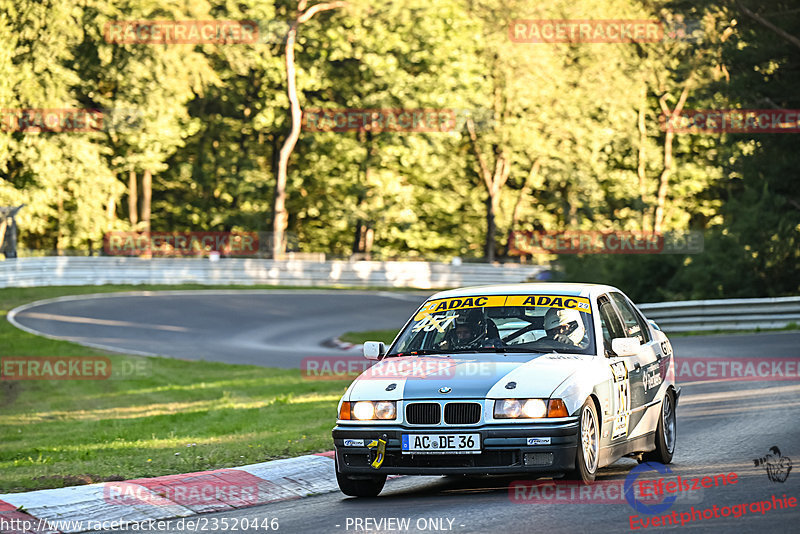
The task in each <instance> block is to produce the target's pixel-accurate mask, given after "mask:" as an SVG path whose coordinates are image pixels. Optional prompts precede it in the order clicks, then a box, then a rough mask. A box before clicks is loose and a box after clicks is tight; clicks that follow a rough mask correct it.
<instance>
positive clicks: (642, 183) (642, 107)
mask: <svg viewBox="0 0 800 534" xmlns="http://www.w3.org/2000/svg"><path fill="white" fill-rule="evenodd" d="M646 112H647V85H643V86H642V100H641V102H640V103H639V116H638V121H637V123H638V124H637V126H638V128H639V158H638V159H639V162H638V163H639V165H638V168H637V174H638V176H639V199H640V200H641V201H642V219H641V228H642V230H646V229H647V227H648V226H650V221H649V220H648V219H649V217H648V213H647V212H648V209H647V165H646V160H645V143H646V142H647V129H646V128H645V114H646Z"/></svg>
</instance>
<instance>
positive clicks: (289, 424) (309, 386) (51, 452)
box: [0, 285, 349, 493]
mask: <svg viewBox="0 0 800 534" xmlns="http://www.w3.org/2000/svg"><path fill="white" fill-rule="evenodd" d="M221 287H224V288H226V289H229V288H230V286H221ZM269 287H270V288H274V286H269ZM196 288H197V289H208V288H209V287H208V286H185V285H182V286H88V287H87V286H81V287H47V288H13V289H12V288H9V289H2V290H0V315H1V316H2V318H3V319H4V318H5V316H6V314H7V312H8V310H10V309H13V308H14V307H16V306H19V305H21V304H24V303H26V302H31V301H33V300H39V299H45V298H53V297H57V296H63V295H76V294H86V293H101V292H112V291H129V290H158V289H196ZM247 289H253V287H252V286H247ZM275 289H285V288H275ZM92 355H95V356H96V355H102V356H105V357H107V358H109V360H110V361H111V366H112V369H113V370H114V373H112V376H111V378H109V379H107V380H25V381H14V380H10V381H9V380H0V436H2V440H0V493H3V492H16V491H27V490H32V489H42V488H52V487H62V486H69V485H76V484H83V483H91V482H101V481H107V480H125V479H130V478H137V477H150V476H158V475H166V474H174V473H184V472H191V471H198V470H206V469H215V468H221V467H233V466H238V465H245V464H252V463H257V462H263V461H267V460H271V459H276V458H285V457H291V456H297V455H300V454H306V453H312V452H321V451H326V450H330V449H331V448H332V447H333V443H332V440H331V434H330V430H331V428H332V426H333V424H334V421H335V417H336V404H337V402H338V400H339V397H340V396H341V395H342V393H343V392H344V391H345V388H346V387H347V385H348V383H349V381H328V380H324V381H311V380H306V379H303V378H302V377H301V376H300V372H299V370H285V369H271V368H264V367H254V366H244V365H230V364H223V363H212V362H194V361H183V360H176V359H169V358H142V357H138V356H126V355H119V354H111V353H106V352H103V351H99V350H94V349H89V348H86V347H83V346H81V345H77V344H73V343H69V342H66V341H60V340H52V339H46V338H42V337H39V336H34V335H31V334H28V333H26V332H23V331H20V330H18V329H16V328H15V327H13V326H12V325H11V324H10V323H8V322H7V321H6V320H0V357H2V356H63V357H79V356H92ZM142 362H144V364H142ZM134 364H137V365H138V369H137V371H136V372H133V371H132V369H133V368H134ZM126 370H127V371H128V372H126ZM118 371H119V372H118Z"/></svg>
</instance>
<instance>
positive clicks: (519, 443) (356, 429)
mask: <svg viewBox="0 0 800 534" xmlns="http://www.w3.org/2000/svg"><path fill="white" fill-rule="evenodd" d="M464 433H469V434H480V435H481V452H480V453H479V454H447V453H443V454H414V453H406V454H403V452H402V449H401V439H402V438H401V436H402V435H403V434H464ZM578 434H579V422H578V419H577V418H575V419H574V420H572V421H568V422H560V423H535V424H530V425H527V424H526V425H519V424H515V425H483V426H478V427H473V426H469V427H462V428H454V427H447V428H442V427H416V426H415V427H413V428H409V427H402V426H398V425H380V426H366V425H361V426H359V425H338V426H336V427H335V428H334V429H333V443H334V448H335V449H336V463H337V465H338V469H339V472H340V473H343V474H362V475H366V474H373V475H374V474H377V473H381V474H384V473H385V474H390V475H451V474H474V475H478V474H491V475H500V474H511V473H541V474H549V473H553V474H555V473H563V472H565V471H568V470H570V469H573V468H574V466H575V453H576V451H577V447H578ZM378 438H383V439H384V440H386V454H385V456H384V460H383V463H382V464H381V466H380V467H379V468H378V469H373V468H372V467H371V466H370V463H372V461H373V460H374V459H375V450H374V449H372V450H371V449H369V448H367V447H366V446H364V447H351V446H348V447H345V446H344V440H345V439H363V440H364V444H365V445H367V444H369V442H370V441H372V440H374V439H378ZM527 438H550V445H528V444H527V441H528V440H527Z"/></svg>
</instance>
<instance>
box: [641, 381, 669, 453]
mask: <svg viewBox="0 0 800 534" xmlns="http://www.w3.org/2000/svg"><path fill="white" fill-rule="evenodd" d="M677 430H678V423H677V421H676V417H675V395H674V393H672V391H667V394H666V395H664V400H663V401H662V403H661V417H660V418H659V419H658V425H657V426H656V449H655V450H654V451H650V452H646V453H644V454H643V455H642V458H643V459H644V461H645V462H660V463H662V464H668V463H670V462H672V455H673V454H674V453H675V438H676V434H677Z"/></svg>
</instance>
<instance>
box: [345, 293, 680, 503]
mask: <svg viewBox="0 0 800 534" xmlns="http://www.w3.org/2000/svg"><path fill="white" fill-rule="evenodd" d="M364 356H365V357H366V358H368V359H370V360H377V363H376V364H374V365H373V366H372V367H370V368H369V369H368V370H366V371H365V372H364V373H362V374H361V375H360V376H359V377H358V378H356V379H355V380H354V381H353V383H352V384H351V385H350V387H349V388H348V389H347V391H346V392H345V394H344V396H343V397H342V400H341V401H340V402H339V415H338V419H337V422H336V427H335V428H334V429H333V440H334V444H335V448H336V477H337V480H338V483H339V488H340V489H341V490H342V492H343V493H345V494H347V495H352V496H360V497H368V496H376V495H378V494H379V493H380V492H381V490H382V489H383V485H384V483H385V481H386V476H387V475H390V474H403V475H448V474H474V475H480V474H510V473H528V474H530V475H535V476H539V475H544V476H555V477H560V476H566V477H567V478H570V479H575V480H579V481H583V483H586V484H590V483H592V482H593V481H594V479H595V475H596V473H597V470H598V469H599V468H600V467H603V466H606V465H609V464H611V463H613V462H615V461H616V460H618V459H619V458H621V457H623V456H629V457H635V458H637V459H639V460H640V461H641V460H655V461H657V462H661V463H665V464H666V463H669V462H670V461H672V455H673V452H674V450H675V439H676V419H675V408H676V406H677V402H678V397H679V396H680V389H679V388H678V387H677V386H676V384H675V371H674V369H675V363H674V359H673V355H672V347H671V346H670V343H669V340H668V339H667V336H666V335H664V333H663V332H662V331H661V330H659V328H658V326H657V325H656V324H655V323H653V322H652V321H648V320H647V319H646V318H645V317H644V315H643V314H642V313H641V311H639V309H638V308H637V307H636V306H635V305H634V304H633V303H632V302H631V301H630V299H628V298H627V297H626V296H625V295H624V294H623V293H622V292H621V291H620V290H618V289H616V288H614V287H611V286H604V285H593V284H556V283H539V284H515V285H502V286H499V285H498V286H483V287H472V288H465V289H457V290H452V291H444V292H441V293H437V294H435V295H433V296H432V297H430V298H429V299H428V300H427V301H426V302H425V303H424V304H423V305H422V306H421V307H420V308H419V309H418V310H417V311H416V312H415V313H414V315H413V316H412V317H411V318H410V319H409V320H408V322H407V323H406V325H405V327H404V328H403V329H402V331H401V332H400V333H399V334H398V336H397V338H396V339H395V340H394V342H393V343H392V344H391V346H390V347H389V349H388V350H387V349H386V347H385V346H384V344H383V343H379V342H367V343H365V344H364Z"/></svg>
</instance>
